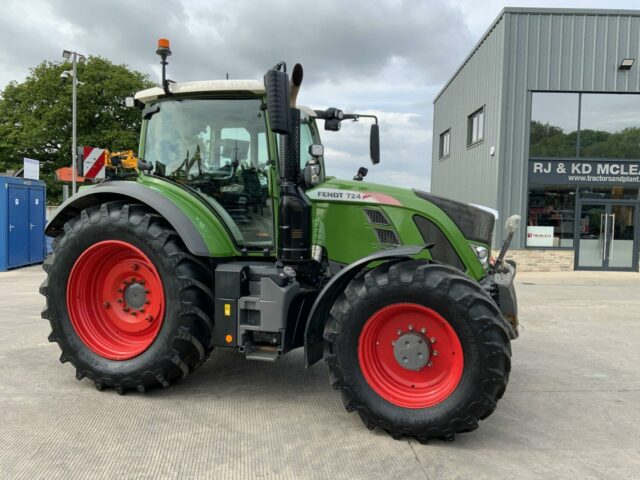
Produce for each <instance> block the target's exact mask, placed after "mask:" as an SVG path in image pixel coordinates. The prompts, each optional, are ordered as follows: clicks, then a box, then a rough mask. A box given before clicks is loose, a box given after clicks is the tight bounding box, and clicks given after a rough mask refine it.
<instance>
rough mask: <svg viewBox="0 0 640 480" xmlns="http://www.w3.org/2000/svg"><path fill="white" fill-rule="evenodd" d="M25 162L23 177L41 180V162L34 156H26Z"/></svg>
mask: <svg viewBox="0 0 640 480" xmlns="http://www.w3.org/2000/svg"><path fill="white" fill-rule="evenodd" d="M23 162H24V163H23V177H24V178H30V179H32V180H40V162H39V161H38V160H34V159H32V158H24V159H23Z"/></svg>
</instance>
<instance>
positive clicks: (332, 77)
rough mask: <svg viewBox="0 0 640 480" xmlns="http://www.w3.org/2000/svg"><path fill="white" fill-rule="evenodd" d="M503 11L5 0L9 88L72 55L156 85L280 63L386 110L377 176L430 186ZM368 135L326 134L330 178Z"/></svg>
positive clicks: (471, 3)
mask: <svg viewBox="0 0 640 480" xmlns="http://www.w3.org/2000/svg"><path fill="white" fill-rule="evenodd" d="M508 5H510V6H533V7H576V6H580V7H582V8H638V6H637V5H638V4H637V0H636V1H633V0H626V1H623V0H608V1H607V2H604V1H602V0H600V1H591V0H582V1H580V2H576V1H574V2H567V1H563V0H555V1H552V0H543V1H535V0H531V1H529V2H521V1H513V0H512V1H510V2H509V4H508ZM504 6H505V4H504V3H503V2H500V1H496V0H482V1H478V0H449V1H446V0H428V1H427V0H422V1H418V0H406V1H402V0H374V1H372V0H349V1H344V0H343V1H339V0H315V1H308V0H297V1H295V0H270V1H260V2H258V1H255V0H254V1H244V0H226V1H224V0H170V1H167V0H155V1H137V0H100V1H94V0H48V1H43V0H2V15H1V16H0V88H4V86H5V85H6V84H7V83H8V82H9V81H11V80H18V81H20V80H22V79H24V77H25V76H26V75H27V74H28V72H29V68H30V67H33V66H35V65H37V64H38V63H40V62H41V61H43V60H58V59H60V55H61V52H62V50H63V49H65V48H66V49H70V50H76V51H79V52H81V53H84V54H87V55H100V56H103V57H106V58H108V59H110V60H111V61H113V62H114V63H125V64H128V65H129V66H130V67H132V68H134V69H137V70H140V71H142V72H146V73H148V74H149V75H150V76H151V78H152V79H154V80H158V78H159V71H160V70H159V66H158V57H157V56H156V55H155V45H156V41H157V39H158V38H159V37H166V38H169V39H170V40H171V46H172V50H173V56H172V57H171V58H170V66H169V72H170V78H173V79H175V80H178V81H181V80H182V81H188V80H202V79H215V78H224V75H225V74H226V73H228V74H229V76H230V78H256V79H260V78H262V74H263V73H264V71H265V70H266V69H268V68H269V67H271V66H272V65H274V64H275V63H276V62H277V61H279V60H282V59H284V60H286V61H287V62H288V63H289V64H291V65H293V63H295V62H300V63H302V64H303V65H304V68H305V77H304V84H303V89H302V91H301V93H300V97H299V101H300V103H303V104H306V105H309V106H312V107H315V108H323V107H329V106H336V107H339V108H342V109H343V110H345V111H350V112H360V113H376V114H377V115H378V116H379V117H380V120H381V127H380V133H381V144H382V162H381V164H380V165H378V166H376V167H372V168H370V170H369V177H368V180H370V181H375V182H378V183H385V184H393V185H399V186H405V187H416V188H421V189H426V188H428V187H429V184H430V178H429V172H430V168H431V167H430V164H431V139H432V135H431V123H432V115H433V110H432V100H433V98H434V96H435V95H436V93H437V92H438V91H439V90H440V88H441V87H442V85H443V83H444V82H445V81H446V80H447V79H448V78H449V77H450V76H451V74H452V73H453V72H454V71H455V69H456V68H457V67H458V66H459V65H460V63H461V62H462V60H463V59H464V57H465V56H466V55H467V53H468V52H469V50H470V49H471V48H472V47H473V45H474V44H475V43H476V42H477V40H478V39H479V38H480V36H481V35H482V33H483V32H484V31H485V30H486V29H487V27H488V26H489V24H490V23H491V22H492V21H493V19H494V18H495V17H496V16H497V15H498V13H499V12H500V10H501V9H502V8H503V7H504ZM367 132H368V127H367V125H366V124H347V125H344V126H343V129H342V130H341V131H340V132H337V133H336V132H326V133H325V134H324V136H323V143H325V146H326V154H325V159H326V162H327V169H328V171H329V173H330V174H334V175H337V176H339V177H344V178H351V177H352V176H353V175H354V174H355V172H356V171H357V169H358V167H359V166H361V165H364V166H367V167H369V166H370V163H369V160H368V133H367Z"/></svg>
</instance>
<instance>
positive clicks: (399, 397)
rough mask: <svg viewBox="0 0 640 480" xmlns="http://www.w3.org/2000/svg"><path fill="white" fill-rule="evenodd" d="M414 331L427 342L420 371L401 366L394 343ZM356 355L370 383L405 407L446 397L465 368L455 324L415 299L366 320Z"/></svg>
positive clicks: (390, 307)
mask: <svg viewBox="0 0 640 480" xmlns="http://www.w3.org/2000/svg"><path fill="white" fill-rule="evenodd" d="M399 332H400V333H399ZM410 332H411V333H412V334H413V335H415V338H423V339H424V341H425V344H426V345H427V346H428V347H426V348H428V352H429V355H428V356H427V357H426V358H428V359H429V362H428V363H427V364H425V365H424V366H423V367H421V368H420V369H419V370H409V369H407V368H405V367H403V366H402V365H401V364H400V363H399V361H398V360H397V359H396V354H394V348H395V342H396V341H397V340H398V339H399V338H400V337H401V336H402V335H405V334H408V333H410ZM358 360H359V362H360V369H361V370H362V374H363V375H364V378H365V380H366V381H367V383H368V384H369V386H370V387H371V388H372V389H373V390H374V391H375V392H376V393H377V394H378V395H380V396H381V397H382V398H384V399H385V400H387V401H388V402H391V403H392V404H394V405H397V406H399V407H404V408H427V407H433V406H434V405H437V404H439V403H441V402H443V401H444V400H445V399H446V398H448V397H449V395H451V394H452V393H453V391H454V390H455V389H456V387H457V386H458V383H459V382H460V378H461V377H462V371H463V368H464V356H463V353H462V345H461V344H460V340H459V339H458V335H457V334H456V332H455V330H454V329H453V327H452V326H451V325H450V324H449V322H447V321H446V320H445V319H444V318H443V317H442V316H441V315H440V314H438V313H437V312H435V311H434V310H432V309H430V308H427V307H424V306H422V305H417V304H414V303H396V304H393V305H389V306H386V307H384V308H381V309H380V310H378V311H377V312H375V313H374V314H373V315H372V316H371V317H370V318H369V319H368V320H367V322H366V323H365V325H364V327H363V329H362V332H361V333H360V339H359V341H358Z"/></svg>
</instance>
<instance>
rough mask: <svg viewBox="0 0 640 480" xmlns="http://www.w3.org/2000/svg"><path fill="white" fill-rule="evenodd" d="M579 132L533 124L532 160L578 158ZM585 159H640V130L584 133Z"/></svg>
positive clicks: (581, 139) (582, 136)
mask: <svg viewBox="0 0 640 480" xmlns="http://www.w3.org/2000/svg"><path fill="white" fill-rule="evenodd" d="M577 138H578V132H575V131H574V132H569V133H565V132H564V131H563V130H562V129H561V128H560V127H555V126H553V125H550V124H548V123H542V122H537V121H532V122H531V137H530V147H529V153H530V156H532V157H543V158H544V157H547V158H548V157H570V158H575V157H576V148H577V147H576V146H577ZM580 157H581V158H633V159H638V158H640V128H638V127H628V128H625V129H624V130H621V131H619V132H614V133H611V132H606V131H603V130H586V129H585V130H580Z"/></svg>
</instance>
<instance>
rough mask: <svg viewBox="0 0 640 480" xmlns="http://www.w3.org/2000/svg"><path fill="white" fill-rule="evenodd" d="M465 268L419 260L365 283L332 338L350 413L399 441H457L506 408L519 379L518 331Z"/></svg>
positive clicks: (331, 361) (333, 371) (329, 355)
mask: <svg viewBox="0 0 640 480" xmlns="http://www.w3.org/2000/svg"><path fill="white" fill-rule="evenodd" d="M508 328H509V327H508V325H507V323H506V321H505V320H504V319H503V318H502V315H501V314H500V311H499V310H498V308H497V306H496V305H495V303H494V302H493V301H492V300H491V298H490V297H489V296H488V295H487V294H486V292H485V291H484V290H483V289H482V287H481V286H480V285H479V284H478V283H476V282H474V281H473V280H471V279H469V278H468V277H466V276H465V275H464V274H463V273H462V272H460V271H458V270H456V269H454V268H452V267H449V266H446V265H439V264H429V263H426V262H424V261H418V260H410V261H404V262H399V263H393V264H383V265H381V266H379V267H377V268H374V269H372V270H370V271H368V272H366V273H365V274H364V275H361V276H359V277H357V278H355V279H354V280H353V281H352V282H351V283H350V284H349V286H348V287H347V289H346V290H345V292H344V293H343V294H342V295H341V296H340V297H339V298H338V300H337V301H336V303H335V304H334V306H333V308H332V310H331V315H330V318H329V320H328V322H327V325H326V327H325V332H324V338H325V353H324V358H325V363H326V364H327V366H328V368H329V374H330V381H331V384H332V386H333V387H334V388H335V389H338V390H340V391H341V393H342V399H343V403H344V406H345V408H346V409H347V411H354V410H355V411H357V412H358V414H359V415H360V418H361V419H362V421H363V422H364V424H365V425H366V426H367V427H368V428H369V429H373V428H375V427H380V428H382V429H383V430H385V431H387V432H388V433H390V434H391V435H392V436H393V437H394V438H400V437H402V436H410V437H414V438H416V439H417V440H418V441H420V442H426V441H427V440H428V439H429V438H443V439H447V440H452V439H453V438H454V436H455V434H456V433H460V432H468V431H471V430H475V429H476V428H477V427H478V421H479V420H482V419H484V418H486V417H488V416H489V415H490V414H491V413H492V412H493V411H494V410H495V408H496V404H497V402H498V400H499V399H500V398H501V397H502V395H503V393H504V391H505V389H506V386H507V382H508V379H509V371H510V366H511V346H510V341H509V333H508V332H509V330H508Z"/></svg>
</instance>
